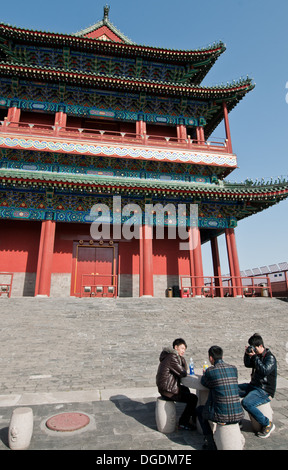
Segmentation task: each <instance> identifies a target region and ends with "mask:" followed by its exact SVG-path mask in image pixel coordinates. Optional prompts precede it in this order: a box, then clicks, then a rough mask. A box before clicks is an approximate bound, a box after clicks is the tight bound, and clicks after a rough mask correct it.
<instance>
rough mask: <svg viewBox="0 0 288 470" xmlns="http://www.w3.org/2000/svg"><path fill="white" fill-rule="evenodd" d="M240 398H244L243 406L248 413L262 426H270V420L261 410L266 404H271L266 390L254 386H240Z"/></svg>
mask: <svg viewBox="0 0 288 470" xmlns="http://www.w3.org/2000/svg"><path fill="white" fill-rule="evenodd" d="M239 396H240V398H242V397H244V398H243V400H242V406H243V408H244V410H246V411H247V413H250V414H251V415H252V416H253V418H254V419H256V421H257V422H258V423H259V424H261V426H268V424H269V419H268V418H267V417H266V416H264V415H263V413H261V411H260V410H259V408H257V407H258V406H260V405H264V403H269V401H270V398H269V395H268V393H267V392H265V390H262V388H259V387H254V385H251V384H250V383H249V384H240V385H239Z"/></svg>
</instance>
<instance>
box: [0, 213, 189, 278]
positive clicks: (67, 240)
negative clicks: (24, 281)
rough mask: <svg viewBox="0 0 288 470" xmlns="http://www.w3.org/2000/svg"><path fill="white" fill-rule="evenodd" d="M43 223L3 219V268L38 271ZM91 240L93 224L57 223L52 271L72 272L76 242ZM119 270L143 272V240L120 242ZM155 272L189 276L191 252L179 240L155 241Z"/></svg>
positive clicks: (0, 255)
mask: <svg viewBox="0 0 288 470" xmlns="http://www.w3.org/2000/svg"><path fill="white" fill-rule="evenodd" d="M40 231H41V222H33V221H21V220H14V221H12V220H1V221H0V271H2V272H3V271H5V272H8V271H9V272H10V271H11V272H36V271H37V261H38V249H39V240H40ZM81 239H84V240H86V241H87V240H90V239H91V237H90V225H89V224H87V225H86V224H69V223H57V225H56V233H55V245H54V255H53V264H52V272H53V273H69V272H72V263H73V241H74V240H81ZM118 247H119V251H118V253H119V256H118V273H119V274H138V273H139V240H136V239H132V240H131V241H122V242H119V245H118ZM153 268H154V274H156V275H166V274H174V275H175V274H183V275H189V274H190V271H189V269H190V268H189V254H188V252H186V251H180V250H179V240H168V239H165V240H157V239H154V240H153Z"/></svg>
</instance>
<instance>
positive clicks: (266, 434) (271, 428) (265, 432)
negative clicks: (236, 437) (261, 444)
mask: <svg viewBox="0 0 288 470" xmlns="http://www.w3.org/2000/svg"><path fill="white" fill-rule="evenodd" d="M274 429H275V424H273V423H272V422H271V421H269V424H268V426H263V428H262V431H260V432H258V433H257V436H258V437H261V438H262V439H266V437H269V436H270V434H271V432H272V431H274Z"/></svg>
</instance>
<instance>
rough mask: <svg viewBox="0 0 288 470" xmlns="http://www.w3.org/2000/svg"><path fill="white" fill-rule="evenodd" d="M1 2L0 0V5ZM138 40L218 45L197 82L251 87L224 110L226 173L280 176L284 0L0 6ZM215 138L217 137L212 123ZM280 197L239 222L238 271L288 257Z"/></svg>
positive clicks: (63, 1) (29, 0) (34, 20)
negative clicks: (229, 157)
mask: <svg viewBox="0 0 288 470" xmlns="http://www.w3.org/2000/svg"><path fill="white" fill-rule="evenodd" d="M3 3H4V2H3ZM106 3H108V4H109V5H110V14H109V18H110V21H112V23H113V24H114V25H115V26H116V27H117V28H118V29H119V30H120V31H121V32H122V33H124V34H125V35H126V36H128V37H129V38H130V39H131V40H133V41H134V42H136V43H138V44H146V45H150V46H156V47H164V48H170V49H196V48H202V47H204V46H207V45H209V44H212V43H214V42H218V41H219V40H221V41H223V42H224V43H225V44H226V47H227V49H226V52H225V53H224V54H223V55H222V56H220V58H219V59H218V61H217V62H216V64H215V65H214V67H213V69H212V70H211V71H210V72H209V74H208V75H207V77H206V78H205V80H204V82H203V84H204V85H216V84H221V83H224V84H225V83H227V82H231V81H232V80H238V79H239V78H240V77H246V76H247V75H248V76H249V77H251V78H253V80H254V82H255V84H256V87H255V89H254V90H253V91H252V92H250V93H249V94H248V95H247V96H246V97H245V98H244V99H243V100H242V101H241V102H240V103H239V105H238V106H237V107H236V108H234V110H233V111H232V112H231V113H230V114H229V118H230V128H231V135H232V145H233V151H234V152H235V153H236V155H237V158H238V166H239V168H238V169H237V170H235V171H234V172H233V173H232V174H231V175H230V177H229V178H228V179H229V180H231V181H239V182H240V181H243V180H245V179H246V178H247V177H250V178H252V179H256V178H262V177H263V178H266V177H268V178H270V177H272V178H275V179H276V178H277V177H278V176H280V175H283V176H286V178H288V168H287V166H288V163H287V160H288V155H287V135H288V126H287V124H288V98H287V102H286V99H285V98H286V94H288V88H286V83H287V87H288V59H287V57H288V54H287V44H288V39H287V21H288V2H287V0H274V1H273V2H271V1H268V0H206V1H205V2H194V1H193V0H182V1H181V2H177V1H175V0H173V1H172V0H157V1H155V0H153V1H152V0H145V1H143V2H139V1H135V0H110V1H109V0H103V1H100V2H99V1H97V0H96V1H95V0H93V1H92V0H85V2H79V0H77V1H76V0H69V1H68V0H58V1H56V0H50V1H49V2H39V0H37V1H36V0H26V1H25V2H23V1H19V0H15V1H14V2H5V3H4V4H3V5H2V6H1V11H0V20H1V22H4V23H8V24H11V25H15V26H19V27H25V28H30V29H36V30H37V29H38V30H41V31H52V32H57V33H68V34H69V33H74V32H77V31H79V30H81V29H84V28H86V27H88V26H90V25H92V24H94V23H96V22H97V21H99V20H100V19H102V17H103V7H104V5H105V4H106ZM214 136H215V137H224V129H223V126H221V125H220V126H219V127H218V128H217V129H216V130H215V132H214ZM287 212H288V200H286V201H283V202H281V203H280V204H277V205H276V206H274V207H272V208H270V209H268V210H266V211H264V212H262V213H261V214H256V215H254V216H253V217H249V218H247V219H245V220H244V221H241V222H239V225H238V227H237V228H236V231H235V233H236V240H237V246H238V254H239V261H240V268H241V269H249V268H254V267H258V266H263V265H269V264H274V263H279V262H282V261H288V253H287V251H288V250H287V229H288V217H287ZM219 247H220V254H221V263H222V272H223V274H224V273H227V272H228V265H227V256H226V247H225V238H224V236H222V237H220V238H219ZM203 261H204V272H205V274H207V275H208V274H209V273H210V272H211V254H210V247H209V245H208V244H207V246H204V247H203Z"/></svg>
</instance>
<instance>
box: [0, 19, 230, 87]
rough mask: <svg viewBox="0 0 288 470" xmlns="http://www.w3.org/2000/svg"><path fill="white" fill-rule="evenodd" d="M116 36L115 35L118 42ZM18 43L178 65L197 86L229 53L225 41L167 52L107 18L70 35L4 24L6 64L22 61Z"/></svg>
mask: <svg viewBox="0 0 288 470" xmlns="http://www.w3.org/2000/svg"><path fill="white" fill-rule="evenodd" d="M99 31H100V33H99ZM109 33H110V37H109ZM99 34H100V35H99ZM98 35H99V36H98ZM112 35H114V36H115V37H114V39H113V37H112ZM104 37H105V38H106V39H105V38H104ZM17 44H22V45H24V44H25V45H30V46H35V47H37V48H38V49H39V50H40V49H41V48H44V47H45V48H47V47H51V48H67V47H68V48H70V49H71V50H75V51H81V52H82V53H93V54H99V55H105V56H110V57H121V58H126V59H133V58H134V59H137V60H146V61H148V62H149V63H151V65H152V66H153V63H154V62H159V63H162V64H163V63H166V64H168V65H169V64H174V65H177V66H179V67H180V66H181V67H184V68H185V69H186V73H185V75H184V76H181V78H180V80H181V81H183V82H187V83H194V84H199V83H201V81H202V80H203V78H204V77H205V76H206V75H207V73H208V71H209V70H210V69H211V67H212V66H213V65H214V63H215V61H216V60H217V58H218V57H219V56H220V55H221V54H222V53H223V52H224V51H225V50H226V47H225V45H224V44H223V43H222V42H221V41H220V42H218V43H214V44H212V45H210V46H208V47H204V48H202V49H194V50H193V49H192V50H176V49H165V48H160V47H152V46H146V45H139V44H135V43H133V42H132V41H130V40H129V39H128V38H127V37H126V36H124V35H123V34H122V33H121V32H120V31H119V30H118V29H117V28H115V27H114V26H113V25H112V23H111V22H110V21H109V20H108V19H105V16H104V18H103V20H102V21H100V22H98V23H96V24H94V25H93V26H91V27H89V28H86V29H84V30H82V31H80V32H78V33H75V34H70V35H69V34H59V33H52V32H43V31H35V30H29V29H23V28H17V27H14V26H10V25H7V24H4V23H0V60H1V58H2V60H3V59H4V60H5V61H6V60H7V59H8V60H12V61H14V62H19V59H18V58H17V54H16V53H15V46H16V45H17ZM154 66H155V64H154Z"/></svg>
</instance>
